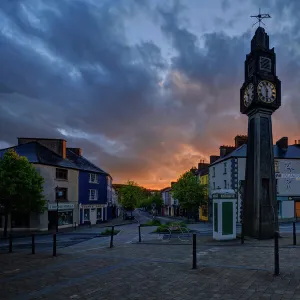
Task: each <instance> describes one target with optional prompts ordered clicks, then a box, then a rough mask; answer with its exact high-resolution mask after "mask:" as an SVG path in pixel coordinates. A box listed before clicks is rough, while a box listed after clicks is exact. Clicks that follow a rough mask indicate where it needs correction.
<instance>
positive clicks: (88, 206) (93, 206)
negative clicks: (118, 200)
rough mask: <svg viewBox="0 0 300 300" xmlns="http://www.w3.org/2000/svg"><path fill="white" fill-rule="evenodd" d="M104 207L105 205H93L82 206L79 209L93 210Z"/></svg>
mask: <svg viewBox="0 0 300 300" xmlns="http://www.w3.org/2000/svg"><path fill="white" fill-rule="evenodd" d="M102 207H105V204H94V205H82V206H81V208H91V209H95V208H102Z"/></svg>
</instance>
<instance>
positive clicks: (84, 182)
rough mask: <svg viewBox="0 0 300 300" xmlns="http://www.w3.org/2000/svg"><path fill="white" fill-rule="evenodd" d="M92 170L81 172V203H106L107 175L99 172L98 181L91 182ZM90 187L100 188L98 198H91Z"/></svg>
mask: <svg viewBox="0 0 300 300" xmlns="http://www.w3.org/2000/svg"><path fill="white" fill-rule="evenodd" d="M89 174H90V172H83V171H80V172H79V203H81V204H91V205H92V204H106V203H107V191H108V188H107V179H106V176H105V175H102V174H98V183H89ZM89 189H95V190H98V200H97V201H94V200H92V201H90V200H89Z"/></svg>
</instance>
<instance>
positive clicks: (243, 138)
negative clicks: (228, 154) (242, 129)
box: [234, 135, 248, 148]
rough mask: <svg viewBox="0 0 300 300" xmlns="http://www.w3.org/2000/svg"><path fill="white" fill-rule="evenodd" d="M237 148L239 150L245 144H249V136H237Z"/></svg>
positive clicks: (235, 139)
mask: <svg viewBox="0 0 300 300" xmlns="http://www.w3.org/2000/svg"><path fill="white" fill-rule="evenodd" d="M234 143H235V148H239V147H241V146H242V145H244V144H247V143H248V136H247V135H237V136H236V137H235V138H234Z"/></svg>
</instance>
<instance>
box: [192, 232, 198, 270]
mask: <svg viewBox="0 0 300 300" xmlns="http://www.w3.org/2000/svg"><path fill="white" fill-rule="evenodd" d="M193 269H197V248H196V233H193Z"/></svg>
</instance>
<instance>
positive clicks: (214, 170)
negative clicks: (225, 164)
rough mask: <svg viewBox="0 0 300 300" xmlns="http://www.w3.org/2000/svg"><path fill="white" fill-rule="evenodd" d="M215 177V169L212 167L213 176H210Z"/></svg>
mask: <svg viewBox="0 0 300 300" xmlns="http://www.w3.org/2000/svg"><path fill="white" fill-rule="evenodd" d="M215 176H216V169H215V167H213V174H212V177H215Z"/></svg>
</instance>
